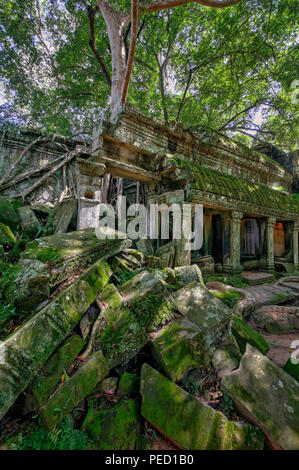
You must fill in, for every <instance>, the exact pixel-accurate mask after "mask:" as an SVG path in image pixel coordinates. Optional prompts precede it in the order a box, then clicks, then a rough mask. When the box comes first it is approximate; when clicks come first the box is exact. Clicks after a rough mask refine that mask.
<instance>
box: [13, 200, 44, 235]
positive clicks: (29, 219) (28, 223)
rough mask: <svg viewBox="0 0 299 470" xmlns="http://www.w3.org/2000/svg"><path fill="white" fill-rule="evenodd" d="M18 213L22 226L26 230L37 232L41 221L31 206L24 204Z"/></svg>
mask: <svg viewBox="0 0 299 470" xmlns="http://www.w3.org/2000/svg"><path fill="white" fill-rule="evenodd" d="M18 215H19V219H20V223H21V227H22V229H23V231H24V232H28V233H31V232H37V230H38V229H39V227H40V226H41V223H40V221H39V220H38V218H37V217H36V215H35V213H34V211H33V210H32V209H31V207H29V206H23V207H20V208H19V209H18Z"/></svg>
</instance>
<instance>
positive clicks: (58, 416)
mask: <svg viewBox="0 0 299 470" xmlns="http://www.w3.org/2000/svg"><path fill="white" fill-rule="evenodd" d="M108 372H109V366H108V364H107V362H106V360H105V358H104V356H103V354H102V352H96V353H94V354H93V355H92V356H91V357H90V358H89V359H88V361H87V362H86V363H85V364H83V366H82V367H80V369H78V370H77V372H75V374H74V375H72V376H71V377H70V378H69V380H68V381H66V382H64V384H63V386H62V387H61V388H59V389H58V390H57V392H56V393H55V394H54V395H52V396H51V398H50V399H49V401H48V402H47V403H46V404H45V405H44V406H43V407H42V408H41V409H40V410H39V414H40V416H41V419H42V421H43V424H44V425H45V426H46V427H47V428H49V429H52V428H53V427H54V426H56V424H58V423H59V422H60V421H62V419H63V418H64V416H66V415H67V414H68V413H70V412H71V411H72V409H73V408H74V407H75V405H76V404H77V403H78V402H79V401H80V400H82V398H84V397H86V395H88V394H89V393H90V392H91V391H92V390H93V389H94V388H95V386H96V385H97V384H98V383H99V382H100V380H102V379H103V378H104V377H105V375H107V374H108Z"/></svg>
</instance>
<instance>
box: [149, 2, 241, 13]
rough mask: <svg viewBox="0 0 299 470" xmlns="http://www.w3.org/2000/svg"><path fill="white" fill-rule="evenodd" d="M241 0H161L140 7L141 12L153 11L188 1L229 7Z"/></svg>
mask: <svg viewBox="0 0 299 470" xmlns="http://www.w3.org/2000/svg"><path fill="white" fill-rule="evenodd" d="M240 1H241V0H196V1H195V2H194V0H161V1H160V2H153V3H148V4H147V5H145V6H144V7H143V8H140V13H141V14H142V13H151V12H153V11H159V10H167V9H169V8H174V7H178V6H180V5H186V4H187V3H191V2H194V3H200V4H201V5H204V6H206V7H211V8H227V7H230V6H232V5H236V4H237V3H240Z"/></svg>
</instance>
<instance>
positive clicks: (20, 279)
mask: <svg viewBox="0 0 299 470" xmlns="http://www.w3.org/2000/svg"><path fill="white" fill-rule="evenodd" d="M49 280H50V272H49V266H48V265H47V264H45V263H41V262H40V261H38V260H29V259H24V260H21V261H20V262H19V263H17V264H16V265H15V266H14V268H13V271H12V279H11V282H10V284H9V286H8V289H7V290H6V291H5V293H4V295H5V298H6V299H7V301H8V302H10V303H11V304H13V305H15V306H16V307H17V309H18V310H19V311H20V312H31V311H32V310H33V309H34V307H36V306H37V305H38V304H39V303H40V302H43V301H44V300H46V299H48V298H49V297H50V287H49Z"/></svg>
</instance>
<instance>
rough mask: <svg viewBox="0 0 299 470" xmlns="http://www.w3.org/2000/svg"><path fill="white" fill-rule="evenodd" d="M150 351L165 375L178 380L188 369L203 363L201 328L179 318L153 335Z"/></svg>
mask: <svg viewBox="0 0 299 470" xmlns="http://www.w3.org/2000/svg"><path fill="white" fill-rule="evenodd" d="M152 351H153V355H154V357H155V358H156V360H157V361H158V363H159V364H160V366H161V367H162V369H163V371H164V372H165V374H166V375H167V377H168V378H169V379H170V380H172V381H173V382H178V381H179V380H181V379H182V378H183V377H184V376H185V375H186V373H187V372H188V371H189V370H190V369H193V368H196V367H199V366H200V365H202V364H204V352H205V350H204V341H203V333H202V330H200V329H199V328H198V327H197V326H196V325H194V324H193V323H191V322H190V321H189V320H188V319H187V318H179V319H178V320H175V321H174V322H173V323H172V324H171V325H169V326H167V327H166V328H164V329H162V330H160V331H159V332H158V333H157V334H156V335H155V338H154V340H153V341H152Z"/></svg>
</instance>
